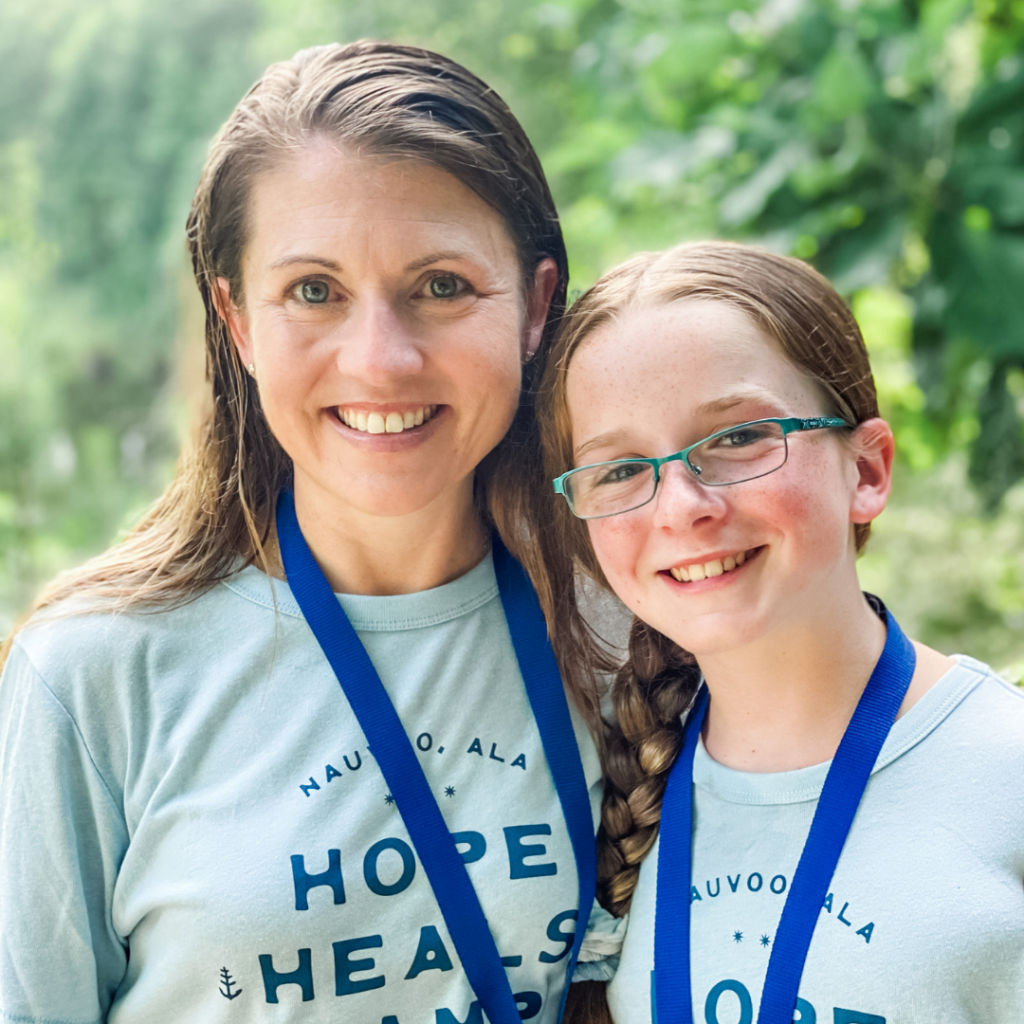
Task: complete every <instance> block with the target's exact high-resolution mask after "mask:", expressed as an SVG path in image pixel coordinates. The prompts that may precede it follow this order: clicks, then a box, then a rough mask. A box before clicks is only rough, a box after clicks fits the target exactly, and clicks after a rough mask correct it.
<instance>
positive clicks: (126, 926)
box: [0, 557, 600, 1024]
mask: <svg viewBox="0 0 1024 1024" xmlns="http://www.w3.org/2000/svg"><path fill="white" fill-rule="evenodd" d="M340 600H341V604H342V606H343V608H344V609H345V611H346V613H347V614H348V616H349V618H350V620H351V622H352V624H353V626H354V627H355V628H356V630H357V632H358V633H359V636H360V639H361V640H362V641H363V643H364V645H365V646H366V649H367V651H368V653H369V655H370V657H371V659H372V660H373V662H374V664H375V666H376V667H377V670H378V672H379V673H380V676H381V678H382V680H383V682H384V685H385V687H386V688H387V690H388V693H389V694H390V696H391V698H392V700H393V702H394V704H395V707H396V709H397V711H398V714H399V716H400V717H401V720H402V722H403V724H404V725H405V727H406V730H407V732H408V735H409V737H410V739H411V740H412V742H413V744H414V745H415V747H416V749H417V750H418V752H419V757H420V762H421V764H422V766H423V769H424V771H425V773H426V776H427V780H428V782H429V783H430V785H431V787H432V789H433V791H434V795H435V796H436V798H437V801H438V803H439V805H440V808H441V811H442V813H443V814H444V817H445V820H446V822H447V824H448V825H449V827H450V829H451V830H452V832H454V833H458V836H457V839H458V842H459V848H460V850H461V851H463V855H464V857H465V859H466V861H467V865H468V870H469V874H470V878H471V879H472V881H473V883H474V885H475V887H476V890H477V892H478V894H479V896H480V900H481V903H482V905H483V908H484V911H485V913H486V915H487V918H488V921H489V923H490V925H491V928H492V931H493V933H494V935H495V939H496V942H497V945H498V949H499V951H500V953H501V954H502V956H503V957H505V958H506V960H505V963H506V967H507V968H508V974H509V980H510V982H511V985H512V989H513V992H515V993H516V994H517V999H518V1002H519V1006H520V1010H521V1011H522V1012H523V1014H524V1017H525V1019H530V1020H534V1021H537V1022H544V1024H552V1022H554V1020H555V1017H556V1013H557V1008H558V1003H559V999H560V996H561V992H562V989H563V985H564V982H565V970H566V965H567V962H568V957H567V952H568V949H569V946H570V943H571V939H572V934H573V931H574V928H575V923H574V922H575V914H576V911H577V900H578V893H577V876H576V869H575V861H574V858H573V852H572V847H571V844H570V841H569V837H568V834H567V830H566V827H565V823H564V819H563V816H562V811H561V808H560V805H559V801H558V796H557V793H556V791H555V788H554V785H553V783H552V780H551V775H550V772H549V770H548V767H547V763H546V760H545V757H544V751H543V747H542V745H541V741H540V737H539V735H538V732H537V727H536V723H535V721H534V718H533V715H532V713H531V711H530V706H529V701H528V698H527V696H526V692H525V689H524V687H523V683H522V678H521V676H520V674H519V670H518V666H517V663H516V659H515V654H514V651H513V648H512V645H511V640H510V637H509V633H508V628H507V625H506V622H505V617H504V614H503V610H502V606H501V601H500V598H499V595H498V589H497V585H496V582H495V577H494V569H493V565H492V562H491V559H490V557H488V558H487V559H485V560H484V562H482V563H481V564H480V565H479V566H477V567H476V568H475V569H473V570H472V571H470V572H469V573H468V574H466V575H465V576H463V577H462V578H460V579H458V580H456V581H454V582H453V583H449V584H447V585H445V586H442V587H439V588H437V589H435V590H430V591H425V592H421V593H415V594H408V595H402V596H396V597H359V596H347V595H343V596H342V597H341V598H340ZM575 726H576V742H577V743H578V744H579V747H580V750H581V754H582V757H583V763H584V769H585V773H586V776H587V781H588V784H589V785H590V786H591V795H592V806H593V809H594V812H595V819H596V813H597V811H598V806H599V800H600V782H599V776H600V773H599V766H598V761H597V756H596V752H595V750H594V746H593V744H592V742H591V739H590V736H589V734H588V732H587V730H586V727H585V726H584V725H583V723H582V721H581V720H580V719H579V718H578V717H576V718H575ZM568 741H569V742H571V739H569V740H568ZM0 1020H7V1021H19V1022H21V1021H24V1022H39V1024H43V1022H47V1024H54V1022H61V1024H86V1022H88V1024H95V1022H98V1021H108V1020H109V1021H110V1022H111V1024H137V1022H145V1024H162V1022H172V1021H173V1022H176V1024H177V1022H181V1021H202V1022H203V1024H215V1022H245V1024H250V1022H260V1021H268V1022H269V1021H274V1022H280V1021H295V1022H314V1021H324V1022H326V1021H331V1022H336V1021H339V1020H344V1021H353V1022H358V1024H378V1022H385V1024H457V1022H458V1024H462V1022H469V1024H482V1017H481V1013H480V1008H479V1004H478V1003H476V1002H475V997H474V995H473V992H472V990H471V988H470V986H469V984H468V982H467V981H466V978H465V975H464V973H463V971H462V969H461V966H460V963H459V958H458V954H457V953H456V951H455V948H454V945H453V944H452V942H451V939H450V937H449V935H448V932H447V929H446V928H445V925H444V920H443V918H442V916H441V913H440V910H439V908H438V906H437V903H436V901H435V899H434V897H433V893H432V891H431V888H430V885H429V882H428V881H427V878H426V876H425V875H424V872H423V869H422V866H421V865H420V863H419V861H418V858H416V856H415V853H414V851H413V850H412V845H411V842H410V839H409V836H408V833H407V832H406V830H405V827H404V826H403V824H402V819H401V817H400V815H399V814H398V811H397V809H396V807H395V806H394V801H393V799H392V797H391V794H390V793H389V792H388V790H387V786H386V785H385V783H384V780H383V777H382V775H381V773H380V771H379V769H378V767H377V765H376V763H375V762H374V759H373V756H372V754H371V753H370V751H369V750H368V749H367V745H366V740H365V737H364V736H363V733H362V731H361V730H360V728H359V726H358V724H357V723H356V721H355V718H354V716H353V714H352V711H351V709H350V707H349V705H348V702H347V701H346V699H345V697H344V694H343V693H342V690H341V688H340V687H339V685H338V682H337V680H336V679H335V677H334V675H333V673H332V672H331V669H330V667H329V665H328V663H327V661H326V659H325V658H324V656H323V654H322V652H321V651H320V648H319V646H318V645H317V643H316V641H315V639H314V638H313V636H312V634H311V633H310V631H309V628H308V627H307V625H306V623H305V621H304V620H303V619H302V617H301V615H300V613H299V610H298V607H297V605H296V603H295V601H294V598H293V597H292V595H291V593H290V591H289V589H288V587H287V586H286V585H285V584H283V583H281V582H276V581H271V580H270V579H269V578H268V577H267V576H265V575H263V574H262V573H260V572H259V571H257V570H256V569H255V568H249V569H246V570H244V571H242V572H241V573H239V574H237V575H236V576H234V577H233V578H232V579H230V580H229V581H228V582H226V583H224V584H222V585H219V586H216V587H214V588H213V589H211V590H210V591H208V592H207V593H205V594H203V595H202V596H200V597H199V598H198V599H197V600H195V601H192V602H191V603H189V604H186V605H184V606H181V607H178V608H167V609H162V610H159V611H157V612H155V613H146V614H141V613H140V614H134V613H133V614H122V615H116V616H111V615H105V614H104V615H77V616H72V617H63V618H56V619H51V620H50V621H43V622H38V623H36V624H34V625H32V626H31V627H30V628H28V629H26V630H24V631H23V632H22V633H21V634H20V635H19V636H18V639H17V642H16V644H15V646H14V650H13V652H12V654H11V656H10V659H9V661H8V664H7V666H6V669H5V672H4V675H3V678H2V681H0Z"/></svg>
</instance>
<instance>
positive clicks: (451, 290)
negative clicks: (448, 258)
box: [430, 274, 459, 299]
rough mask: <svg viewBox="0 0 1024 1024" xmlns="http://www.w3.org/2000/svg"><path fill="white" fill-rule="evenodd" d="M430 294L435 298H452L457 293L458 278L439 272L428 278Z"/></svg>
mask: <svg viewBox="0 0 1024 1024" xmlns="http://www.w3.org/2000/svg"><path fill="white" fill-rule="evenodd" d="M430 294H431V296H433V298H435V299H454V298H455V296H456V295H458V294H459V279H458V278H457V277H454V276H453V275H451V274H439V275H438V276H437V277H432V278H431V279H430Z"/></svg>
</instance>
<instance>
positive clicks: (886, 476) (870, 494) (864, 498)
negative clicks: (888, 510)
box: [850, 416, 896, 523]
mask: <svg viewBox="0 0 1024 1024" xmlns="http://www.w3.org/2000/svg"><path fill="white" fill-rule="evenodd" d="M850 448H851V450H852V453H853V458H854V464H855V466H856V471H857V479H856V488H855V490H854V492H853V500H852V501H851V503H850V522H851V523H870V522H871V521H872V520H873V519H876V518H877V517H878V516H879V515H881V513H882V510H883V509H884V508H885V503H886V501H887V500H888V498H889V492H890V491H891V490H892V460H893V456H894V455H895V453H896V441H895V439H894V438H893V436H892V428H891V427H890V426H889V424H888V423H886V422H885V420H883V419H881V418H879V417H877V416H876V417H875V418H874V419H870V420H865V421H864V422H863V423H861V424H859V425H858V426H857V429H856V430H855V431H854V432H853V436H852V437H851V438H850Z"/></svg>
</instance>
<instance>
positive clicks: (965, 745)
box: [922, 654, 1024, 767]
mask: <svg viewBox="0 0 1024 1024" xmlns="http://www.w3.org/2000/svg"><path fill="white" fill-rule="evenodd" d="M953 660H954V662H955V665H954V667H953V668H951V669H950V670H949V672H947V673H946V675H945V676H944V677H943V678H942V679H940V680H939V682H938V683H936V685H935V686H934V687H933V689H932V691H930V692H929V693H928V694H927V695H926V698H925V699H924V700H922V704H923V705H924V707H922V711H925V710H927V711H928V717H930V718H932V719H933V720H935V721H936V722H940V721H941V722H942V724H943V726H944V729H943V732H944V733H945V736H944V743H945V742H947V741H948V740H949V739H950V738H951V737H949V732H950V731H951V730H952V731H955V732H956V734H957V744H956V746H957V748H958V749H960V750H963V751H964V752H967V751H970V752H971V753H970V756H971V757H972V759H981V760H986V759H993V760H995V761H996V762H997V763H999V764H1002V765H1003V766H1005V767H1009V766H1010V765H1011V764H1012V763H1015V762H1019V763H1020V764H1021V766H1022V767H1024V689H1021V687H1019V686H1014V685H1013V684H1012V683H1009V682H1007V681H1006V680H1005V679H1004V678H1002V676H1000V675H999V673H997V672H996V671H995V670H994V669H993V668H992V666H991V665H988V664H986V663H985V662H983V661H979V660H977V659H976V658H972V657H970V656H969V655H965V654H955V655H953Z"/></svg>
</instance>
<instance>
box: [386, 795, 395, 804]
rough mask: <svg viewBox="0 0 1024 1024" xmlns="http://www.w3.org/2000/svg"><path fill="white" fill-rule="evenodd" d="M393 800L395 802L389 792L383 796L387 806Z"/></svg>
mask: <svg viewBox="0 0 1024 1024" xmlns="http://www.w3.org/2000/svg"><path fill="white" fill-rule="evenodd" d="M394 802H395V798H394V797H393V796H392V795H391V794H390V793H388V795H387V796H386V797H384V803H386V804H388V806H390V805H391V804H393V803H394Z"/></svg>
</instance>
